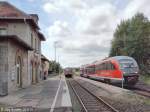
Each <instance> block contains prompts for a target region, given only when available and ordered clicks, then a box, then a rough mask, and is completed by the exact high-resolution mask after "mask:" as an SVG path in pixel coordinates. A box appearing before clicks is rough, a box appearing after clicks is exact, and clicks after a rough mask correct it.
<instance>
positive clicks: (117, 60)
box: [80, 56, 139, 85]
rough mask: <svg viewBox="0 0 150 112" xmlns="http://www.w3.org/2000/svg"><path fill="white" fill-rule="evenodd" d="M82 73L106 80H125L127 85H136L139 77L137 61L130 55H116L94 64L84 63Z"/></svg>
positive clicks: (108, 81) (85, 75) (82, 74)
mask: <svg viewBox="0 0 150 112" xmlns="http://www.w3.org/2000/svg"><path fill="white" fill-rule="evenodd" d="M80 75H81V76H84V77H90V78H95V79H103V80H104V81H105V82H107V83H110V82H123V83H124V84H126V85H135V84H136V83H137V81H138V78H139V67H138V64H137V62H136V61H135V60H134V59H133V58H132V57H128V56H115V57H110V58H107V59H104V60H101V61H96V62H94V63H92V64H87V65H83V66H82V67H81V68H80Z"/></svg>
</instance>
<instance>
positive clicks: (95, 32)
mask: <svg viewBox="0 0 150 112" xmlns="http://www.w3.org/2000/svg"><path fill="white" fill-rule="evenodd" d="M7 1H9V2H11V3H12V4H13V5H15V6H16V7H18V8H19V9H21V10H23V11H24V12H26V13H37V14H38V15H39V19H40V20H39V25H40V28H41V30H42V32H43V33H44V35H45V37H46V39H47V40H46V41H45V42H43V43H42V53H43V54H44V55H45V56H46V57H48V58H49V59H50V60H54V42H56V43H57V61H58V58H59V61H60V63H61V65H62V66H64V67H66V66H73V67H76V66H80V65H82V64H87V63H90V62H93V61H95V60H99V59H102V58H105V57H107V56H108V54H109V50H110V46H111V45H110V42H111V40H112V38H113V32H114V30H115V28H116V26H117V24H119V23H120V21H121V20H123V19H127V18H131V17H132V16H133V15H134V14H136V13H137V12H143V13H144V14H145V16H147V17H149V18H150V0H7Z"/></svg>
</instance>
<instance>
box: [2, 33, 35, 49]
mask: <svg viewBox="0 0 150 112" xmlns="http://www.w3.org/2000/svg"><path fill="white" fill-rule="evenodd" d="M3 40H10V41H13V42H16V43H17V44H18V45H20V46H22V47H24V48H25V49H27V50H33V48H32V47H31V46H30V45H28V44H27V43H26V42H24V41H23V40H22V39H20V38H19V37H18V36H16V35H0V41H3Z"/></svg>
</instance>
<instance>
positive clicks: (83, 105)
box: [68, 80, 88, 112]
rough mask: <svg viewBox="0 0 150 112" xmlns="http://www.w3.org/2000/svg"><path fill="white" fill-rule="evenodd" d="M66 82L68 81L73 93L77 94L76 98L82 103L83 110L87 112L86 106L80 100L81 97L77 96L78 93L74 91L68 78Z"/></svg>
mask: <svg viewBox="0 0 150 112" xmlns="http://www.w3.org/2000/svg"><path fill="white" fill-rule="evenodd" d="M68 82H69V84H70V86H71V88H72V90H73V91H74V93H75V95H76V96H77V98H78V100H79V102H80V104H81V105H82V107H83V109H84V111H85V112H88V110H87V109H86V107H85V106H84V103H83V102H82V100H81V98H80V97H79V95H78V93H77V92H76V90H75V89H74V87H73V86H72V84H71V83H70V80H68Z"/></svg>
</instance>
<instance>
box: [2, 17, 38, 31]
mask: <svg viewBox="0 0 150 112" xmlns="http://www.w3.org/2000/svg"><path fill="white" fill-rule="evenodd" d="M0 21H12V22H13V21H15V22H17V21H18V22H28V23H29V24H30V25H32V26H33V27H35V28H37V29H40V28H39V26H38V25H37V23H36V22H35V21H34V20H33V18H23V17H0Z"/></svg>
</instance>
